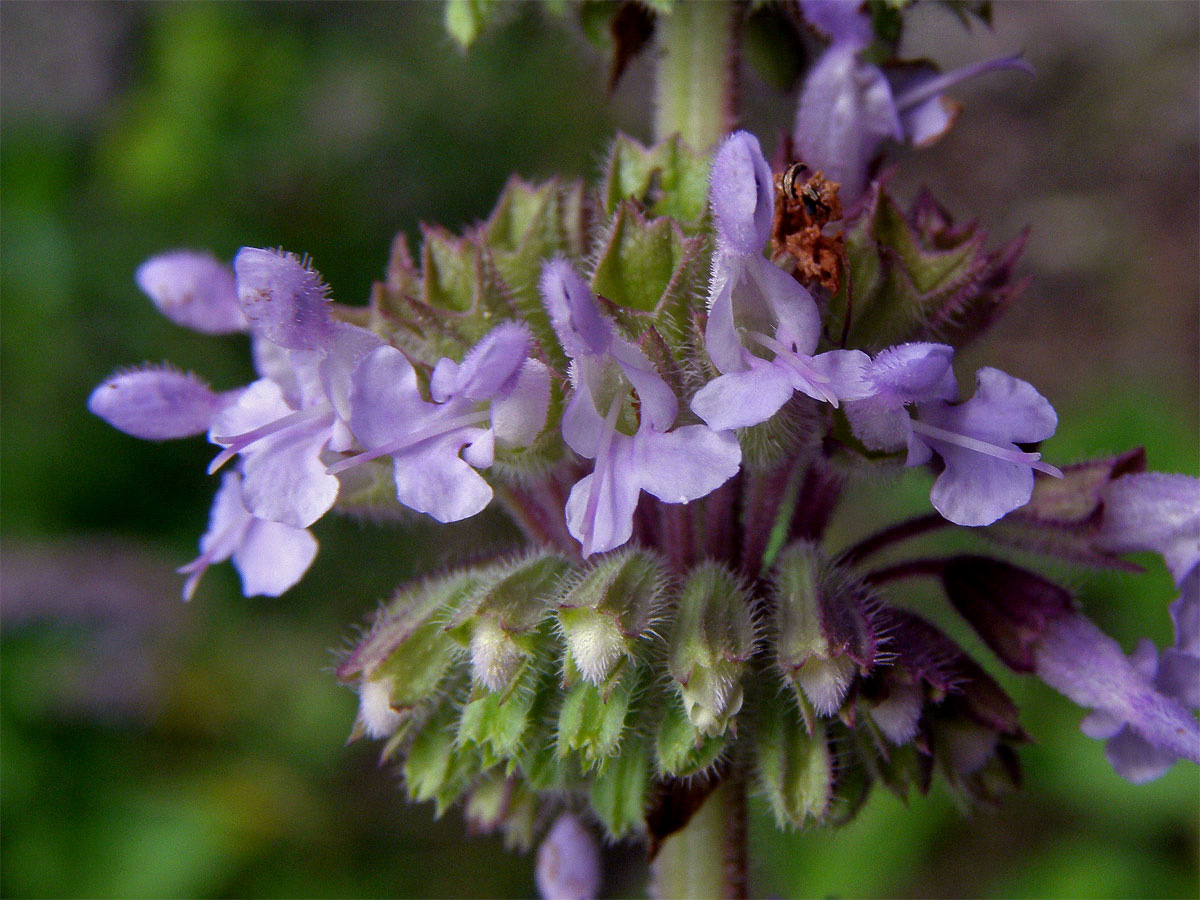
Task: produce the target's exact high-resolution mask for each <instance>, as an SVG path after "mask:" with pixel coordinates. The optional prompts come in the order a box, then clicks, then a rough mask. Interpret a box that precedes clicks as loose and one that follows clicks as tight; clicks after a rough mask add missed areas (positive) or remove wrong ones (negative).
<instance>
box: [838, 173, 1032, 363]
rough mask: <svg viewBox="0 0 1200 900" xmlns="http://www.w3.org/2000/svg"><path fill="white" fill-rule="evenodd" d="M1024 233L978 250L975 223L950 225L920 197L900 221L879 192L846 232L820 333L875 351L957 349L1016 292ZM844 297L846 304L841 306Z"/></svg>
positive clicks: (981, 236) (980, 236) (980, 240)
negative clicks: (910, 346) (842, 273)
mask: <svg viewBox="0 0 1200 900" xmlns="http://www.w3.org/2000/svg"><path fill="white" fill-rule="evenodd" d="M1026 237H1027V233H1022V234H1021V235H1018V236H1017V237H1016V238H1014V239H1013V240H1011V241H1009V242H1008V243H1007V244H1005V245H1003V246H1002V247H1000V248H999V249H997V250H994V251H990V252H989V251H987V250H985V244H986V242H987V232H986V231H984V230H983V229H982V228H981V227H980V226H979V225H978V223H971V224H968V225H965V226H956V225H955V224H954V223H953V221H952V220H951V218H950V216H949V214H948V213H946V211H945V210H944V209H942V208H941V207H940V206H939V205H938V204H937V203H936V202H935V201H934V200H933V199H932V198H931V197H930V196H929V195H928V194H922V195H921V196H920V197H918V199H917V201H916V202H915V203H914V205H913V207H912V209H911V210H910V212H909V213H908V215H907V216H906V215H905V214H904V213H903V212H901V210H900V208H899V207H898V206H897V204H896V202H895V201H894V200H893V199H892V198H891V197H890V196H889V195H888V194H887V193H886V192H885V191H884V190H883V189H882V188H881V189H879V190H878V191H876V192H875V193H874V194H873V195H872V197H871V201H870V205H869V207H868V209H867V210H865V211H864V212H863V213H862V215H861V216H860V217H859V219H858V221H857V222H856V223H855V224H854V225H853V226H852V227H851V228H849V229H848V230H847V231H846V235H845V244H846V255H847V260H848V263H849V265H848V276H849V277H848V278H847V279H846V282H845V285H844V286H843V287H842V289H841V290H840V291H839V293H838V295H837V297H835V298H834V302H833V303H832V304H831V307H830V314H829V317H828V320H827V322H826V332H827V333H828V334H829V335H831V336H834V337H835V338H836V337H839V336H840V335H842V333H843V331H844V328H845V317H846V314H847V312H849V316H850V328H849V332H848V334H847V338H848V339H847V346H850V347H857V348H861V349H864V350H869V351H875V350H879V349H882V348H883V347H887V346H892V345H895V344H900V343H904V342H907V341H937V342H943V343H949V344H952V345H954V346H956V347H957V346H961V345H962V344H964V343H966V342H967V341H968V340H970V339H971V338H973V337H975V336H977V335H978V334H980V333H982V332H983V330H984V329H986V328H987V327H988V326H989V325H990V324H991V323H992V322H993V321H994V320H995V319H996V318H997V317H998V316H999V315H1000V313H1001V312H1002V311H1003V310H1004V309H1005V308H1006V307H1007V305H1008V304H1009V302H1011V300H1012V299H1013V297H1014V296H1016V294H1017V293H1019V292H1020V291H1021V290H1023V289H1024V286H1025V282H1024V281H1014V280H1013V270H1014V268H1015V265H1016V262H1017V258H1018V257H1019V256H1020V254H1021V251H1022V249H1023V248H1024V243H1025V239H1026ZM847 298H850V299H849V301H848V300H847Z"/></svg>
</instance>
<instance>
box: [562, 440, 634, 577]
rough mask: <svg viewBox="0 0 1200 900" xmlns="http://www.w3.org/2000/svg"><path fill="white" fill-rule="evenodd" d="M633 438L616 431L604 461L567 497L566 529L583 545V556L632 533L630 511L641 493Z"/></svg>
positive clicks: (608, 547) (617, 544)
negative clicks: (635, 463)
mask: <svg viewBox="0 0 1200 900" xmlns="http://www.w3.org/2000/svg"><path fill="white" fill-rule="evenodd" d="M633 440H634V439H633V438H631V437H628V436H627V435H623V434H617V435H614V436H613V438H612V442H613V443H612V448H611V450H610V451H609V453H608V454H607V455H606V458H605V459H604V460H603V461H597V464H596V469H595V471H594V472H592V474H591V475H585V476H584V477H583V478H581V479H579V481H577V482H576V483H575V486H574V487H572V488H571V493H570V496H568V497H567V509H566V514H567V530H568V531H569V532H571V536H572V537H574V538H575V539H576V540H577V541H579V543H580V544H581V545H582V546H583V555H584V556H585V557H587V556H591V555H592V554H593V553H604V552H606V551H608V550H614V549H616V548H617V547H620V546H621V545H622V544H624V543H625V542H626V541H628V540H629V538H630V537H631V536H632V535H633V514H634V512H635V511H636V510H637V504H638V495H639V494H640V493H641V487H640V485H639V481H638V477H637V474H636V471H635V469H634V467H633Z"/></svg>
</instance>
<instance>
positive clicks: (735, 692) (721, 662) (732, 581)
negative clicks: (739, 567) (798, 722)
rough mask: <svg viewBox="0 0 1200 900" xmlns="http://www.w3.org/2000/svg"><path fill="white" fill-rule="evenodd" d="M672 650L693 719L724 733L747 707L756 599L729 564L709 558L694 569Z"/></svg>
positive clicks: (671, 665) (671, 666) (706, 730)
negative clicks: (744, 685) (746, 683)
mask: <svg viewBox="0 0 1200 900" xmlns="http://www.w3.org/2000/svg"><path fill="white" fill-rule="evenodd" d="M667 653H668V657H667V668H668V671H670V673H671V677H672V678H674V679H675V681H676V683H677V684H678V686H679V693H680V695H681V697H682V698H683V705H684V709H685V710H686V711H687V717H688V719H689V721H691V723H692V724H693V725H694V726H695V727H696V728H697V729H699V731H700V732H701V733H703V734H705V735H709V736H715V735H719V734H722V733H723V732H724V731H725V729H726V728H727V727H728V725H729V722H730V719H731V718H732V717H733V716H736V715H737V713H738V711H739V710H740V709H741V707H742V696H743V694H742V685H741V677H742V672H743V670H744V669H745V666H746V661H747V660H748V659H750V657H751V656H752V655H753V653H754V623H753V621H752V620H751V618H750V598H749V596H748V595H747V594H746V591H745V590H744V589H743V588H742V586H741V585H740V584H739V583H738V581H737V579H736V578H735V577H734V576H733V575H732V574H731V573H730V572H729V571H728V570H727V569H725V568H724V567H722V566H720V565H719V564H717V563H708V564H705V565H702V566H699V567H697V568H696V569H695V570H693V571H692V573H691V575H690V576H689V577H688V581H687V583H686V584H685V585H684V587H683V590H682V591H681V593H680V595H679V602H678V605H677V607H676V609H675V622H674V624H673V625H672V628H671V634H670V637H669V639H668V650H667Z"/></svg>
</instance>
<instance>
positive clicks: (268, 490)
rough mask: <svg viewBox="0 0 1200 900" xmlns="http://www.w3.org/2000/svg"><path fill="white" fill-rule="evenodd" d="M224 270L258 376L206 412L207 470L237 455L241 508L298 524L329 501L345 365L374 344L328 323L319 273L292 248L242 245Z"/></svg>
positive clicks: (357, 331) (344, 403)
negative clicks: (234, 287)
mask: <svg viewBox="0 0 1200 900" xmlns="http://www.w3.org/2000/svg"><path fill="white" fill-rule="evenodd" d="M234 268H235V270H236V271H237V275H238V300H239V303H241V305H242V308H243V309H244V310H245V312H246V317H247V319H249V320H250V323H251V329H252V331H253V336H254V339H255V357H256V362H257V363H258V364H259V366H260V371H261V372H263V373H264V374H265V377H263V378H260V379H259V380H258V381H255V382H254V383H253V384H251V385H250V386H249V387H247V388H246V389H245V391H244V392H243V393H242V394H241V396H240V397H238V399H237V402H236V403H234V404H232V405H231V406H229V407H228V408H227V409H225V410H223V411H222V412H221V413H219V414H218V415H217V416H216V417H215V418H214V420H213V423H212V426H211V428H210V429H209V439H210V440H211V441H212V442H213V443H215V444H220V445H222V446H223V447H225V450H224V451H222V452H221V453H220V454H218V455H217V457H216V458H215V459H214V460H213V461H212V463H211V464H210V466H209V472H210V473H211V472H215V471H216V470H217V469H219V468H220V467H221V466H222V465H224V464H225V463H226V462H228V461H229V460H230V459H232V458H233V457H234V456H238V455H240V456H241V457H242V473H243V483H242V495H243V500H244V502H245V504H246V509H248V510H249V511H250V512H251V513H252V514H253V515H254V516H256V517H258V518H260V519H267V520H269V521H272V522H282V523H283V524H285V525H291V526H292V527H294V528H307V527H308V526H309V525H311V524H312V523H313V522H315V521H316V520H317V519H319V518H320V517H321V516H323V515H324V514H325V513H326V512H327V511H328V510H329V508H330V507H331V506H332V505H333V503H334V501H335V500H336V499H337V494H338V489H339V483H338V480H337V478H336V477H334V476H333V475H330V474H329V473H327V472H326V471H325V462H324V461H323V460H322V454H323V453H324V452H325V451H326V450H329V451H333V452H340V451H344V450H349V449H350V448H351V447H352V446H353V444H354V439H353V436H352V435H351V433H350V431H349V429H348V428H347V426H346V422H347V421H348V419H349V416H350V401H349V395H350V378H351V373H352V372H353V371H354V369H355V368H356V367H357V365H358V364H359V362H360V361H361V360H362V359H363V358H364V357H365V356H366V355H367V354H368V353H370V352H371V351H372V350H374V349H375V348H376V347H378V346H379V345H380V344H381V343H382V342H381V341H380V340H379V338H378V337H376V336H375V335H374V334H372V333H371V332H369V331H367V330H365V329H362V328H357V327H355V326H353V325H347V324H344V323H341V322H337V321H335V320H334V319H333V318H332V317H331V316H330V314H329V310H328V308H327V304H328V301H327V298H326V293H327V292H326V289H325V287H324V286H323V285H322V283H321V279H320V276H319V275H317V273H316V272H314V271H313V270H312V269H311V268H309V267H307V266H305V265H304V264H303V263H302V262H301V261H300V260H299V259H297V258H296V257H295V256H293V255H292V254H288V253H282V252H276V251H272V250H256V249H254V248H250V247H243V248H242V249H241V250H240V251H239V252H238V255H237V258H236V259H235V261H234Z"/></svg>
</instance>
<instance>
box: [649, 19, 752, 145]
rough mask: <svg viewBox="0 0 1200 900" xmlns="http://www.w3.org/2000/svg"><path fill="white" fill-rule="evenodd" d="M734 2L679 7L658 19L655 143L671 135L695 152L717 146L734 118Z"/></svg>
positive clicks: (735, 96) (735, 100)
mask: <svg viewBox="0 0 1200 900" xmlns="http://www.w3.org/2000/svg"><path fill="white" fill-rule="evenodd" d="M738 17H739V12H738V8H737V6H736V5H735V4H733V3H727V2H719V0H705V2H684V3H679V4H677V5H676V6H675V8H674V9H673V10H672V11H671V14H670V15H668V16H659V17H658V26H657V27H658V43H659V48H658V49H659V61H658V83H657V85H656V97H655V100H656V102H655V110H654V135H655V138H656V139H659V140H661V139H662V138H665V137H668V136H669V135H672V134H674V133H676V132H678V133H679V134H681V135H682V136H683V139H684V140H685V141H686V142H687V143H688V144H690V145H691V146H692V147H694V148H696V149H697V150H701V151H705V150H708V149H709V148H711V147H712V146H713V145H714V144H716V143H717V141H719V140H720V139H721V138H722V137H723V136H724V135H725V133H726V131H728V130H729V129H730V128H731V127H732V126H733V124H734V122H735V121H736V118H737V111H736V109H735V106H736V103H737V89H736V83H737V53H736V47H737V34H736V31H737V23H738Z"/></svg>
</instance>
